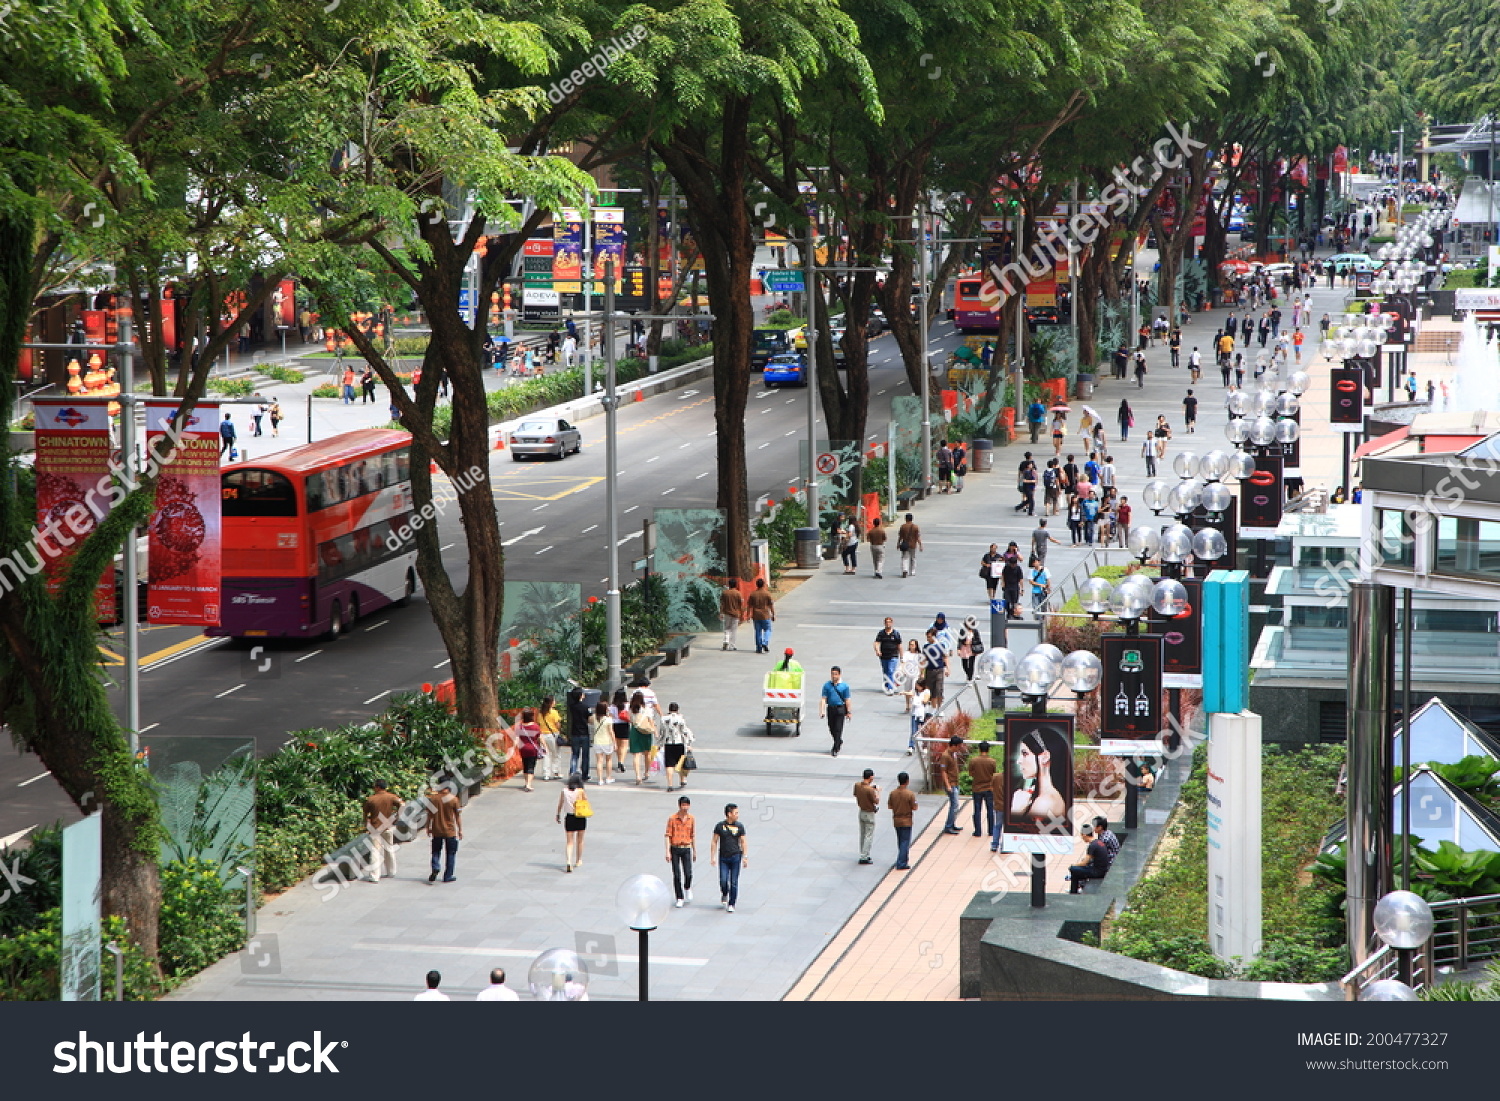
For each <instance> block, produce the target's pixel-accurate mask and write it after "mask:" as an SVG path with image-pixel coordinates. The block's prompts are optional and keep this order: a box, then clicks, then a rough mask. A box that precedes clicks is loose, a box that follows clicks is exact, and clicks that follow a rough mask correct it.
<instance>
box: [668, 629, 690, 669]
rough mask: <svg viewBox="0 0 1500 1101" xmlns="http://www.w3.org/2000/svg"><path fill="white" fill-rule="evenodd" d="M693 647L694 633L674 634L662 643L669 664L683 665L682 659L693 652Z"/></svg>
mask: <svg viewBox="0 0 1500 1101" xmlns="http://www.w3.org/2000/svg"><path fill="white" fill-rule="evenodd" d="M692 648H693V636H692V635H673V636H672V637H671V638H669V639H667V641H666V642H664V643H662V644H661V652H662V654H663V655H664V656H665V657H666V659H667V661H666V663H667V664H668V665H681V664H682V659H683V658H685V657H687V656H688V655H689V654H690V653H691V652H692Z"/></svg>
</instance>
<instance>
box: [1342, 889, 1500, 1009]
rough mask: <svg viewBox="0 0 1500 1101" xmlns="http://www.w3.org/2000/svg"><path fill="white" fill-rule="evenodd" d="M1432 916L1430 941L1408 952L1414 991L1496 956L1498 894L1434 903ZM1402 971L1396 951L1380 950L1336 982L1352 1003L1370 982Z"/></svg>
mask: <svg viewBox="0 0 1500 1101" xmlns="http://www.w3.org/2000/svg"><path fill="white" fill-rule="evenodd" d="M1432 918H1433V928H1432V936H1431V938H1430V939H1429V940H1428V941H1427V943H1426V944H1425V945H1424V946H1423V947H1422V948H1420V949H1418V950H1416V951H1414V952H1413V954H1412V975H1411V978H1412V981H1411V983H1410V985H1411V987H1412V989H1413V990H1415V991H1417V992H1418V993H1421V992H1422V991H1423V990H1424V989H1426V988H1428V987H1430V986H1433V985H1435V984H1436V982H1437V978H1438V975H1439V973H1440V971H1447V970H1452V971H1456V972H1460V973H1462V972H1464V971H1467V970H1468V969H1469V968H1470V967H1472V966H1473V965H1474V964H1476V963H1480V962H1482V961H1484V960H1492V959H1497V958H1500V894H1497V895H1478V896H1475V897H1474V898H1452V899H1447V900H1445V901H1443V902H1434V903H1433V904H1432ZM1400 970H1401V959H1400V953H1399V952H1397V951H1395V950H1394V949H1392V948H1387V947H1382V948H1381V949H1380V950H1379V951H1378V952H1376V953H1374V954H1373V955H1372V956H1370V958H1369V959H1367V960H1365V962H1364V963H1362V964H1361V965H1360V966H1358V967H1356V968H1355V969H1354V970H1353V971H1350V972H1349V973H1348V974H1347V975H1345V976H1344V977H1343V978H1342V979H1340V980H1339V982H1340V984H1341V985H1342V986H1343V988H1344V997H1345V998H1346V999H1348V1000H1349V1001H1356V1000H1358V998H1359V995H1360V992H1361V991H1362V990H1364V988H1365V987H1366V986H1368V985H1369V984H1370V983H1372V982H1376V981H1378V980H1380V979H1398V978H1400V977H1401V975H1400Z"/></svg>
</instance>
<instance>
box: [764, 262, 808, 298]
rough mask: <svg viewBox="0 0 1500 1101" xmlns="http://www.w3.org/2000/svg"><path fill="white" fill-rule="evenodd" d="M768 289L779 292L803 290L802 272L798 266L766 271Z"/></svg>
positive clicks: (775, 292)
mask: <svg viewBox="0 0 1500 1101" xmlns="http://www.w3.org/2000/svg"><path fill="white" fill-rule="evenodd" d="M765 284H766V290H768V291H770V292H772V293H774V294H779V293H781V292H782V291H800V290H802V272H801V271H799V270H797V269H796V268H777V269H774V270H769V271H767V272H766V278H765Z"/></svg>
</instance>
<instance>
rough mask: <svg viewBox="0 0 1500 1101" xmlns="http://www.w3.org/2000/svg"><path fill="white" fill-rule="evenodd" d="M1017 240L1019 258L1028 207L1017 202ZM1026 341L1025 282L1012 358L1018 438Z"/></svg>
mask: <svg viewBox="0 0 1500 1101" xmlns="http://www.w3.org/2000/svg"><path fill="white" fill-rule="evenodd" d="M1015 241H1016V253H1015V254H1016V257H1017V258H1018V259H1019V258H1020V256H1021V250H1022V248H1023V247H1024V246H1025V244H1026V208H1025V207H1023V206H1021V205H1019V204H1017V206H1016V237H1015ZM1025 341H1026V285H1025V284H1024V283H1023V284H1022V285H1021V297H1020V298H1019V299H1018V300H1017V301H1016V354H1015V356H1014V357H1013V358H1012V360H1011V372H1012V374H1013V375H1014V377H1015V381H1014V382H1013V383H1012V385H1014V386H1015V388H1016V392H1015V395H1014V396H1015V410H1016V419H1015V421H1014V431H1015V432H1016V433H1017V437H1018V438H1019V434H1020V431H1021V415H1022V411H1023V410H1024V409H1025V408H1026V406H1025V403H1024V402H1023V401H1022V400H1021V389H1022V387H1023V386H1024V385H1025V382H1024V378H1025V370H1026V364H1025V359H1024V357H1023V355H1022V349H1023V348H1024V347H1025V346H1026V345H1025Z"/></svg>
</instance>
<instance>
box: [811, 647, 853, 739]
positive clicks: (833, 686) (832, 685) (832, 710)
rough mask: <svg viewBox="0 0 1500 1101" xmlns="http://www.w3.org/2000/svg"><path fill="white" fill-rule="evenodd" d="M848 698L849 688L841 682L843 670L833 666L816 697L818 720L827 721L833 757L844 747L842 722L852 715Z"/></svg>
mask: <svg viewBox="0 0 1500 1101" xmlns="http://www.w3.org/2000/svg"><path fill="white" fill-rule="evenodd" d="M849 696H850V690H849V686H848V685H847V684H845V683H844V681H843V670H841V669H840V668H839V667H838V666H837V665H835V666H834V667H833V668H832V669H830V670H829V671H828V679H827V680H826V681H824V682H823V691H822V693H821V695H819V697H818V718H820V719H822V718H827V720H828V733H829V736H830V737H832V738H833V755H834V756H835V757H837V756H838V755H839V750H840V749H842V748H843V745H844V720H845V719H847V718H849V717H850V715H851V714H852V711H851V710H850V707H849Z"/></svg>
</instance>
